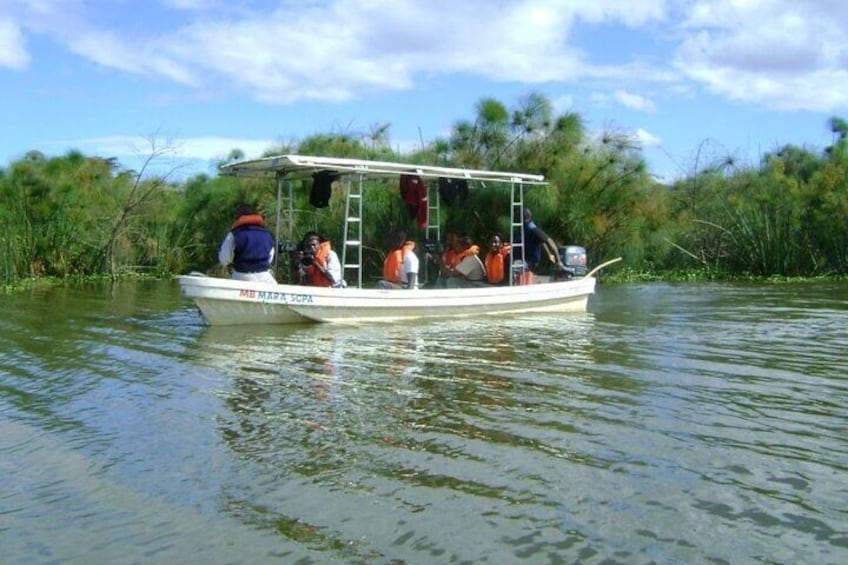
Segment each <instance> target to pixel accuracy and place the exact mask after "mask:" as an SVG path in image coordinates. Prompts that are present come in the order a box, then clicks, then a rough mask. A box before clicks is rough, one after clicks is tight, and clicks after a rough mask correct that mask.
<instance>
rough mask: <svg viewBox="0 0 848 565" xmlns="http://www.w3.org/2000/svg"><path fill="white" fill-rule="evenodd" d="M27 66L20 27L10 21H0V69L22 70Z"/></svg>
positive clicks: (26, 55)
mask: <svg viewBox="0 0 848 565" xmlns="http://www.w3.org/2000/svg"><path fill="white" fill-rule="evenodd" d="M28 64H29V54H28V53H27V50H26V47H25V46H24V37H23V34H22V33H21V29H20V27H18V26H17V25H16V24H15V23H14V22H12V21H10V20H6V19H0V67H8V68H12V69H23V68H26V66H27V65H28Z"/></svg>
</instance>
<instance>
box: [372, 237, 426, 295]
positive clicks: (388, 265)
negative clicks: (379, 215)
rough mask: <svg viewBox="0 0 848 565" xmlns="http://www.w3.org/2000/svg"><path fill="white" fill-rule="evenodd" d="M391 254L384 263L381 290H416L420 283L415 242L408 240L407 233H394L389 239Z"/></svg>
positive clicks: (380, 282)
mask: <svg viewBox="0 0 848 565" xmlns="http://www.w3.org/2000/svg"><path fill="white" fill-rule="evenodd" d="M388 248H389V253H388V255H386V260H385V261H384V262H383V279H382V280H380V281H379V282H378V283H377V284H378V285H379V287H380V288H404V289H410V290H414V289H415V288H417V283H418V256H417V255H416V254H415V251H414V249H415V242H414V241H409V240H407V239H406V232H404V231H401V230H396V231H393V232H392V233H390V234H389V237H388Z"/></svg>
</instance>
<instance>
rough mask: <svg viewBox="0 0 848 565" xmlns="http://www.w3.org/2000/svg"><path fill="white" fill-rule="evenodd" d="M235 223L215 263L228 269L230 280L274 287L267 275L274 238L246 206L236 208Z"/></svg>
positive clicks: (256, 213)
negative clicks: (257, 282)
mask: <svg viewBox="0 0 848 565" xmlns="http://www.w3.org/2000/svg"><path fill="white" fill-rule="evenodd" d="M235 217H236V220H235V222H233V225H232V226H230V232H229V233H228V234H227V237H225V238H224V241H223V242H222V243H221V249H220V250H219V251H218V261H219V262H220V263H221V265H223V266H225V267H226V266H228V265H232V266H233V273H232V278H234V279H239V280H243V281H260V282H269V283H273V284H276V283H277V281H276V280H275V279H274V275H272V274H271V271H269V269H270V267H271V262H272V261H273V260H274V237H273V236H272V235H271V232H269V231H268V230H267V229H266V228H265V219H264V218H263V217H262V216H261V215H260V214H259V213H258V212H257V211H256V210H255V209H254V208H253V207H252V206H249V205H247V204H240V205H239V206H238V207H237V208H236V215H235Z"/></svg>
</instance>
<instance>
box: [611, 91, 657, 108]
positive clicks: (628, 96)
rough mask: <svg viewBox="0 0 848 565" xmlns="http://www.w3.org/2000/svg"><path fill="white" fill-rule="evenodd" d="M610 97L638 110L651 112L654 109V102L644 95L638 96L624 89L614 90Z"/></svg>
mask: <svg viewBox="0 0 848 565" xmlns="http://www.w3.org/2000/svg"><path fill="white" fill-rule="evenodd" d="M612 97H613V98H614V99H615V101H616V102H618V103H619V104H621V105H622V106H625V107H627V108H631V109H633V110H639V111H640V112H653V111H654V110H655V109H656V108H655V106H654V103H653V102H651V101H650V100H648V99H647V98H645V97H644V96H639V95H638V94H633V93H631V92H627V91H626V90H620V89H619V90H616V91H615V92H614V93H613V95H612Z"/></svg>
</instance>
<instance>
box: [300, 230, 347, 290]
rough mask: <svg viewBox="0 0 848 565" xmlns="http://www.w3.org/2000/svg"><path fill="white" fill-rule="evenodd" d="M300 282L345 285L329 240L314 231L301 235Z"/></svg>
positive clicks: (333, 285) (339, 265)
mask: <svg viewBox="0 0 848 565" xmlns="http://www.w3.org/2000/svg"><path fill="white" fill-rule="evenodd" d="M298 264H299V275H300V282H301V284H306V285H309V286H331V287H336V288H338V287H342V286H345V284H344V279H342V264H341V262H340V261H339V256H338V255H337V254H336V252H335V251H333V250H332V249H331V247H330V242H329V240H326V239H324V238H322V237H321V236H320V235H318V234H317V233H316V232H314V231H313V232H308V233H307V234H306V235H305V236H304V237H303V250H302V251H299V252H298Z"/></svg>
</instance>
